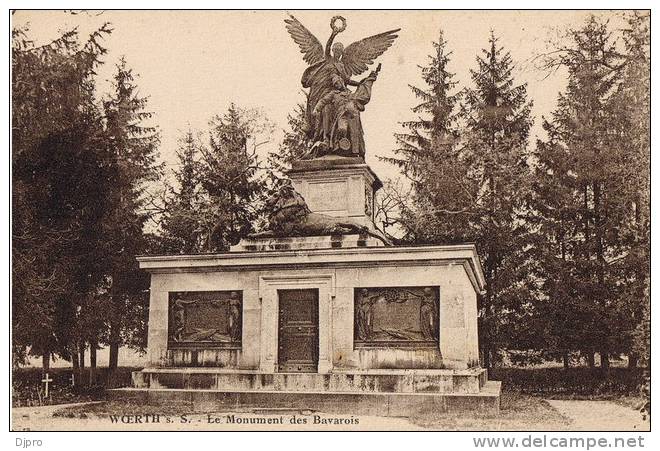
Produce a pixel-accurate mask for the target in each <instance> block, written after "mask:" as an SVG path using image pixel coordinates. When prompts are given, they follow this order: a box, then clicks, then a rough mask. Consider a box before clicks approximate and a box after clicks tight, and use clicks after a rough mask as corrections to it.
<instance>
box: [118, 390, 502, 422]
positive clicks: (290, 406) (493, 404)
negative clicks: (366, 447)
mask: <svg viewBox="0 0 660 451" xmlns="http://www.w3.org/2000/svg"><path fill="white" fill-rule="evenodd" d="M500 391H501V382H495V381H488V382H487V383H486V385H484V387H483V389H482V390H481V391H480V392H479V393H370V392H365V393H334V392H286V391H233V392H231V391H224V390H190V389H144V388H121V389H114V390H108V399H109V400H114V401H124V402H131V403H137V404H140V405H167V406H172V405H177V406H181V407H187V408H189V409H190V410H191V411H197V412H209V411H216V412H217V411H231V412H240V411H245V410H249V409H253V410H254V409H260V410H266V411H276V412H277V411H283V410H286V411H318V412H322V413H327V414H340V415H341V414H343V415H346V414H349V413H350V414H351V415H374V416H383V417H409V416H412V415H417V414H420V413H428V412H479V414H480V415H482V414H491V415H494V414H497V413H499V411H500Z"/></svg>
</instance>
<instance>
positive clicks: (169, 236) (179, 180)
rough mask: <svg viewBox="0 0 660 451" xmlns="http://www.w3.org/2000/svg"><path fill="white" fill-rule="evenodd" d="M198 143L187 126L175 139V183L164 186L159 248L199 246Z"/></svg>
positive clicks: (171, 250) (174, 249) (193, 249)
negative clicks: (176, 144)
mask: <svg viewBox="0 0 660 451" xmlns="http://www.w3.org/2000/svg"><path fill="white" fill-rule="evenodd" d="M201 147H202V144H201V142H200V138H199V137H198V136H195V133H194V132H193V130H191V129H189V130H188V131H187V132H186V133H185V135H184V136H183V137H182V138H181V139H180V140H179V150H178V151H177V154H176V155H177V161H178V166H179V169H178V170H175V171H174V177H175V180H176V185H177V186H176V187H168V191H169V192H168V194H169V195H168V197H167V198H166V200H165V208H164V210H165V213H164V218H163V219H162V222H161V227H162V232H163V233H162V248H161V250H162V251H163V252H166V253H182V254H192V253H195V252H200V251H201V250H202V249H203V244H204V235H203V233H202V228H201V227H200V219H199V218H200V214H201V208H202V206H203V203H202V201H203V193H202V191H201V174H200V171H201V166H200V162H199V158H200V154H201Z"/></svg>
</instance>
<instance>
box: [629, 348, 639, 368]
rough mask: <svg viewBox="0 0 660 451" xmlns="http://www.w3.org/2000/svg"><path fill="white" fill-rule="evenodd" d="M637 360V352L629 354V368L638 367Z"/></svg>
mask: <svg viewBox="0 0 660 451" xmlns="http://www.w3.org/2000/svg"><path fill="white" fill-rule="evenodd" d="M637 360H638V357H637V354H635V353H634V352H631V353H630V354H628V369H631V370H632V369H635V368H637Z"/></svg>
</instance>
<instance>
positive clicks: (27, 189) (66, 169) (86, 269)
mask: <svg viewBox="0 0 660 451" xmlns="http://www.w3.org/2000/svg"><path fill="white" fill-rule="evenodd" d="M110 32H111V29H110V27H109V25H107V24H106V25H103V26H102V27H101V28H100V29H99V30H97V31H95V32H94V33H92V34H91V35H90V36H89V38H88V39H87V41H86V42H84V43H83V44H81V43H80V42H79V37H78V34H77V32H76V31H75V30H74V31H68V32H64V33H62V34H61V35H60V36H59V37H58V38H57V39H55V40H53V41H52V42H50V43H48V44H46V45H43V46H36V45H35V44H34V43H33V42H32V41H30V40H29V38H28V37H27V30H25V29H14V30H13V32H12V171H13V180H12V183H13V195H12V211H13V222H12V240H13V241H12V250H13V262H12V263H13V264H12V278H13V296H12V303H13V319H12V320H13V324H12V325H13V331H14V336H13V350H14V362H15V363H20V362H21V361H23V359H24V358H25V356H26V354H27V351H28V350H29V351H30V353H31V354H33V355H45V360H46V361H48V360H49V359H50V353H51V352H56V353H58V354H59V355H61V356H62V357H64V358H69V356H70V354H71V351H72V350H74V352H76V351H77V346H76V342H77V341H78V340H79V339H80V336H79V334H80V327H79V322H78V320H79V318H78V315H79V313H80V310H81V309H82V308H83V306H84V304H85V302H86V300H87V299H88V294H89V292H90V290H92V289H93V287H94V286H95V285H96V284H97V283H98V282H99V281H100V280H101V279H102V277H103V274H104V273H105V270H106V267H105V262H104V261H103V259H100V258H98V250H99V249H100V248H102V245H103V241H104V236H103V233H102V227H101V224H102V223H103V215H104V211H105V210H106V208H107V207H108V205H107V200H108V198H109V193H110V190H111V185H112V173H111V170H110V168H109V165H108V164H107V162H108V158H109V154H108V148H107V146H105V139H104V129H103V123H102V115H101V114H100V112H99V110H98V108H97V107H96V105H95V103H94V95H95V84H94V75H95V71H96V68H97V67H98V65H99V64H101V60H100V58H101V57H102V55H104V54H105V53H106V50H105V48H104V47H103V46H102V45H101V41H102V39H103V37H105V36H107V35H108V34H109V33H110ZM72 187H76V189H71V188H72Z"/></svg>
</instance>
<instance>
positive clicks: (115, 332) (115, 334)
mask: <svg viewBox="0 0 660 451" xmlns="http://www.w3.org/2000/svg"><path fill="white" fill-rule="evenodd" d="M118 364H119V325H118V324H117V323H116V322H114V321H113V322H112V323H111V324H110V360H109V362H108V368H110V369H111V370H114V369H117V366H118Z"/></svg>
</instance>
